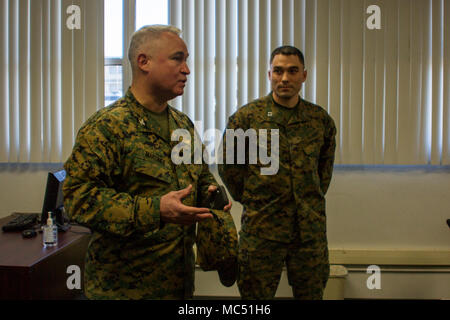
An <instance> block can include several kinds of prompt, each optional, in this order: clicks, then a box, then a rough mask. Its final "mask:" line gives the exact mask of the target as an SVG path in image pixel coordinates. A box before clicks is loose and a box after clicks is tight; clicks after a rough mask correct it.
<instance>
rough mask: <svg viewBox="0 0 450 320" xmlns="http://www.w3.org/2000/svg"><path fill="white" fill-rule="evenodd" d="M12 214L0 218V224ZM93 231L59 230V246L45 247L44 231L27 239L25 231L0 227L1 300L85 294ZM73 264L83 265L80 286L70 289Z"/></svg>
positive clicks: (76, 227)
mask: <svg viewBox="0 0 450 320" xmlns="http://www.w3.org/2000/svg"><path fill="white" fill-rule="evenodd" d="M12 218H13V217H12V216H9V217H6V218H2V219H0V227H1V226H3V225H4V224H6V223H7V222H8V221H9V220H11V219H12ZM89 239H90V231H89V229H87V228H84V227H81V226H72V227H71V228H70V229H69V230H68V231H66V232H59V233H58V246H56V247H53V248H44V247H43V245H42V232H39V233H38V234H37V236H36V237H34V238H31V239H25V238H23V237H22V232H3V231H2V230H0V299H74V298H77V297H80V296H81V295H82V293H83V273H84V258H85V255H86V250H87V246H88V244H89ZM70 265H76V266H79V267H80V271H81V272H80V277H81V289H72V290H70V289H68V287H67V279H68V278H69V277H70V276H71V275H72V273H67V268H68V267H69V266H70Z"/></svg>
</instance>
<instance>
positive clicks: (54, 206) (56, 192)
mask: <svg viewBox="0 0 450 320" xmlns="http://www.w3.org/2000/svg"><path fill="white" fill-rule="evenodd" d="M65 178H66V171H65V170H60V171H56V172H49V173H48V176H47V186H46V188H45V196H44V205H43V207H42V214H41V224H45V223H46V222H47V219H48V213H49V212H52V219H53V222H54V223H56V225H57V226H58V230H60V231H66V230H67V229H68V228H69V225H68V224H67V223H66V222H65V218H64V199H63V192H62V186H63V183H64V179H65Z"/></svg>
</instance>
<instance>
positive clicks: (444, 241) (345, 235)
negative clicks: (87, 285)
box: [0, 164, 450, 250]
mask: <svg viewBox="0 0 450 320" xmlns="http://www.w3.org/2000/svg"><path fill="white" fill-rule="evenodd" d="M60 168H62V165H48V164H38V165H5V164H3V165H0V203H1V207H0V217H5V216H7V215H9V214H10V213H11V212H13V211H36V212H39V211H41V210H42V201H43V198H44V191H45V183H46V180H47V172H48V171H54V170H58V169H60ZM215 175H216V174H215ZM241 208H242V207H241V206H240V205H239V204H235V205H234V207H233V209H232V213H233V216H234V218H235V222H236V225H237V227H238V228H239V227H240V210H241ZM327 216H328V220H327V225H328V227H327V228H328V241H329V246H330V248H335V249H381V250H385V249H406V250H409V249H415V250H416V249H417V250H427V249H433V250H436V249H439V250H449V249H450V229H449V227H448V226H447V224H446V219H450V168H447V167H444V168H442V167H441V168H431V169H424V168H403V169H401V168H400V169H399V168H381V167H378V168H363V167H356V168H355V167H351V168H348V167H340V168H337V169H336V170H335V173H334V176H333V180H332V182H331V186H330V189H329V191H328V194H327Z"/></svg>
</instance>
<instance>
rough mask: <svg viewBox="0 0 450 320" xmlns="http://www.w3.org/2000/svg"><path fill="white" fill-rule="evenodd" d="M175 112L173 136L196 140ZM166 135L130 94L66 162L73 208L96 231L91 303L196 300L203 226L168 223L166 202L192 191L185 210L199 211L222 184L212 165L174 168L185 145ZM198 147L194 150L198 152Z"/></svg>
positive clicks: (88, 272) (89, 275) (89, 264)
mask: <svg viewBox="0 0 450 320" xmlns="http://www.w3.org/2000/svg"><path fill="white" fill-rule="evenodd" d="M168 108H169V112H168V114H169V129H170V132H172V131H173V130H175V129H178V128H181V129H187V130H188V131H189V132H190V134H191V137H194V126H193V124H192V122H191V121H190V120H189V118H188V117H187V116H186V115H184V114H183V113H181V112H179V111H177V110H175V109H173V108H171V107H168ZM160 132H161V129H160V126H159V124H158V123H157V122H156V121H155V120H154V119H153V118H152V117H151V116H150V113H149V111H148V110H147V109H145V107H143V106H142V105H140V104H139V103H138V102H137V101H136V99H135V98H134V96H133V95H132V93H131V91H129V90H128V92H127V93H126V95H125V97H123V98H121V99H119V100H117V101H116V102H115V103H114V104H112V105H111V106H109V107H106V108H103V109H101V110H100V111H98V112H97V113H96V114H94V115H93V116H92V117H91V118H90V119H89V120H88V121H87V122H86V123H85V124H84V125H83V127H82V128H81V129H80V131H79V133H78V136H77V139H76V143H75V146H74V148H73V152H72V154H71V155H70V157H69V159H68V160H67V162H66V163H65V169H66V171H67V178H66V180H65V183H64V189H63V190H64V197H65V199H64V205H65V209H66V210H67V212H68V214H69V216H70V217H71V219H72V220H73V221H75V222H77V223H79V224H82V225H85V226H87V227H89V228H90V229H91V230H92V231H93V236H92V239H91V242H90V244H89V248H88V253H87V256H86V266H85V294H86V296H87V297H88V298H90V299H159V298H162V299H180V298H189V297H191V296H192V294H193V290H194V254H193V249H192V246H193V243H194V241H195V224H193V225H191V226H183V225H179V224H169V223H164V222H162V221H161V220H160V210H159V206H160V199H161V196H163V195H164V194H167V193H168V192H170V191H176V190H180V189H184V188H186V187H188V186H189V184H192V186H193V188H192V192H191V194H189V195H188V196H187V197H186V198H185V199H184V200H183V203H184V204H185V205H187V206H197V204H199V203H200V202H201V201H203V200H202V199H203V198H204V197H206V196H207V189H208V186H209V185H211V184H213V185H217V183H216V182H215V180H214V178H213V176H212V175H211V174H210V172H209V170H208V166H207V165H206V164H190V165H189V164H188V165H184V164H180V165H174V164H173V163H172V161H171V150H172V148H173V147H174V146H175V145H176V144H178V143H179V142H178V141H175V142H171V141H167V138H166V139H165V138H163V137H161V136H160ZM193 141H194V139H192V141H191V142H189V141H188V142H187V143H188V144H191V145H192V146H193ZM193 153H194V152H192V154H193ZM192 163H193V162H192ZM228 214H229V213H228Z"/></svg>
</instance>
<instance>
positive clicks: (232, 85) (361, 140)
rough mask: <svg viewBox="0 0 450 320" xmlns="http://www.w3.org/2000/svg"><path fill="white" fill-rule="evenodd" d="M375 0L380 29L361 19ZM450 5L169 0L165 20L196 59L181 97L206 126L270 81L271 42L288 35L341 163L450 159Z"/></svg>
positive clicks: (440, 0) (400, 0)
mask: <svg viewBox="0 0 450 320" xmlns="http://www.w3.org/2000/svg"><path fill="white" fill-rule="evenodd" d="M374 4H375V5H377V6H379V8H380V14H381V15H380V27H381V29H369V28H368V27H367V24H366V23H367V20H368V19H369V17H370V16H371V15H373V12H372V13H370V12H369V13H368V12H367V8H368V7H369V6H370V5H374ZM449 7H450V2H448V1H444V0H433V1H432V0H378V1H376V2H373V1H369V0H240V1H237V0H230V1H225V0H215V1H206V0H204V1H179V0H172V1H171V2H170V17H171V21H173V22H174V24H175V25H177V26H178V27H180V28H181V29H182V30H183V32H184V37H185V40H186V42H187V43H188V46H189V50H190V51H191V54H192V53H193V54H194V58H193V59H192V60H191V61H190V63H191V66H195V70H193V71H194V72H193V73H195V74H191V76H190V80H189V81H188V86H190V88H189V90H186V92H185V95H184V97H183V98H182V103H181V105H179V107H180V108H182V110H183V111H185V112H186V113H187V114H188V115H189V116H190V117H191V118H192V119H193V120H199V121H203V122H204V124H205V129H207V128H211V127H213V128H217V129H219V130H223V129H224V126H225V124H226V122H227V118H228V116H230V115H231V114H232V113H233V112H234V111H235V110H236V109H237V108H238V107H239V106H242V105H244V104H246V103H248V102H250V101H251V100H253V99H255V98H258V97H261V96H263V95H266V94H267V93H268V92H269V91H270V84H269V81H268V78H267V71H268V69H269V58H270V53H271V52H272V50H273V49H275V48H276V47H277V46H280V45H284V44H289V45H294V46H296V47H298V48H299V49H300V50H302V51H303V53H304V54H305V67H306V69H307V71H308V78H307V81H306V83H305V85H304V88H303V92H302V95H303V96H304V98H305V99H307V100H309V101H312V102H314V103H317V104H319V105H321V106H322V107H323V108H325V109H326V110H327V111H328V112H329V113H330V114H331V116H332V117H333V119H334V120H335V123H336V125H337V129H338V133H337V150H336V162H337V163H338V164H402V165H420V164H432V165H444V164H450V119H449V114H450V93H449V92H450V80H449V76H448V75H449V74H450V72H449V71H450V70H449V69H450V66H449V61H450V59H449V56H450V49H449V42H450V31H449V28H450V27H449V24H450V19H449V15H450V13H449V12H450V9H449ZM180 12H183V15H180ZM186 12H189V14H187V13H186ZM191 70H192V68H191ZM198 86H200V87H198ZM212 112H214V115H212V114H211V113H212Z"/></svg>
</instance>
